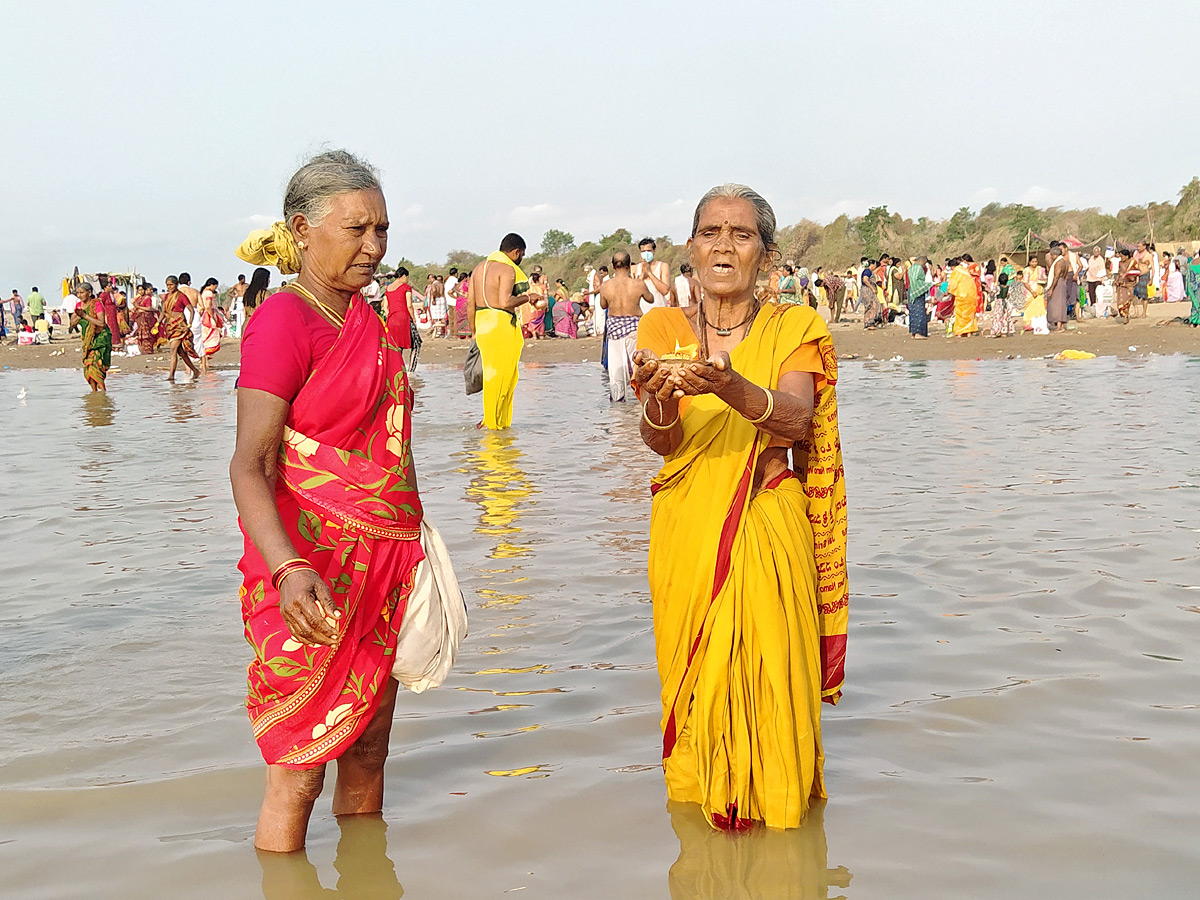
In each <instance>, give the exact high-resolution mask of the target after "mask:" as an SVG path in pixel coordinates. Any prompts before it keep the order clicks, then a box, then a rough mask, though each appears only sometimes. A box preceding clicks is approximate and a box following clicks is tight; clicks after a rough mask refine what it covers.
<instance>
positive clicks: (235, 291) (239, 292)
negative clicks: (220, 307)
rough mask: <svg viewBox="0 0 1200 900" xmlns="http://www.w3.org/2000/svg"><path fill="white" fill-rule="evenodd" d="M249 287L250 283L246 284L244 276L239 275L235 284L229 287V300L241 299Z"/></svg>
mask: <svg viewBox="0 0 1200 900" xmlns="http://www.w3.org/2000/svg"><path fill="white" fill-rule="evenodd" d="M249 289H250V285H248V284H246V276H245V275H239V276H238V280H237V284H235V285H234V286H233V287H231V288H230V289H229V299H230V300H241V299H242V298H243V297H244V296H246V291H248V290H249Z"/></svg>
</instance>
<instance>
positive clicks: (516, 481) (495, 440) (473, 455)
mask: <svg viewBox="0 0 1200 900" xmlns="http://www.w3.org/2000/svg"><path fill="white" fill-rule="evenodd" d="M468 459H469V460H470V464H471V468H472V470H473V471H474V472H475V477H474V478H472V479H471V483H470V484H469V485H468V486H467V496H468V497H470V498H471V499H472V500H474V501H475V502H476V503H478V504H479V506H480V510H481V514H480V517H479V524H478V525H477V526H475V533H476V534H489V535H496V536H497V537H499V540H498V541H497V543H496V546H495V548H494V549H493V550H492V552H491V553H489V554H488V556H490V557H491V558H492V559H511V558H513V557H517V556H525V555H527V554H528V553H529V547H528V545H521V544H518V543H516V540H517V538H516V535H519V534H521V528H520V526H518V525H517V519H518V518H519V517H520V515H521V509H520V504H521V501H522V500H524V499H525V498H527V497H528V496H530V495H531V494H532V493H533V486H532V485H530V483H529V479H528V478H526V477H525V473H524V472H522V471H521V467H520V460H521V449H520V448H519V447H518V446H517V445H516V438H515V437H514V436H513V435H511V434H496V433H494V432H491V431H489V432H485V433H484V434H483V435H482V439H481V441H480V445H479V446H478V447H477V448H476V449H474V450H473V451H470V452H469V454H468Z"/></svg>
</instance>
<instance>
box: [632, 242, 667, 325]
mask: <svg viewBox="0 0 1200 900" xmlns="http://www.w3.org/2000/svg"><path fill="white" fill-rule="evenodd" d="M657 249H658V244H656V243H655V242H654V238H648V237H647V238H642V239H641V240H640V241H638V250H639V251H640V252H641V254H642V261H641V262H640V263H638V264H637V267H636V268H635V269H634V270H633V277H634V278H636V279H637V280H638V281H644V282H646V287H648V288H649V289H650V295H651V296H652V297H653V298H654V300H653V302H649V301H646V300H643V301H642V315H645V314H646V313H647V312H649V311H650V310H652V309H653V308H654V307H656V306H672V305H673V304H672V303H671V269H670V267H669V266H668V265H667V264H666V263H665V262H663V261H662V260H660V259H658V260H656V259H655V258H654V251H655V250H657Z"/></svg>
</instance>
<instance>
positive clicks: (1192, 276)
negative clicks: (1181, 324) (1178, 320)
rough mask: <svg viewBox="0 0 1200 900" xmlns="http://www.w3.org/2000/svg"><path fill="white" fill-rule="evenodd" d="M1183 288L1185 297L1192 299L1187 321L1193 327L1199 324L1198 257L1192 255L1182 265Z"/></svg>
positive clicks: (1199, 269)
mask: <svg viewBox="0 0 1200 900" xmlns="http://www.w3.org/2000/svg"><path fill="white" fill-rule="evenodd" d="M1183 288H1184V290H1185V291H1187V298H1188V299H1189V300H1191V301H1192V314H1191V316H1190V317H1189V318H1188V322H1189V323H1190V324H1191V325H1192V327H1193V328H1195V327H1197V326H1200V257H1193V258H1192V261H1191V262H1190V263H1189V264H1188V265H1187V266H1185V267H1184V272H1183Z"/></svg>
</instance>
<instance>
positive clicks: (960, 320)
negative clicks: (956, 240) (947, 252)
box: [947, 259, 979, 337]
mask: <svg viewBox="0 0 1200 900" xmlns="http://www.w3.org/2000/svg"><path fill="white" fill-rule="evenodd" d="M947 290H949V291H950V296H952V297H953V298H954V335H955V337H962V336H963V335H967V334H975V333H976V332H978V331H979V326H978V325H977V324H976V322H975V314H976V310H977V309H978V308H979V288H978V287H977V286H976V284H975V279H974V277H972V275H971V272H970V270H969V269H968V268H967V264H966V262H964V261H963V260H961V259H956V260H954V261H953V269H952V270H951V272H950V282H949V284H948V285H947Z"/></svg>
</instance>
